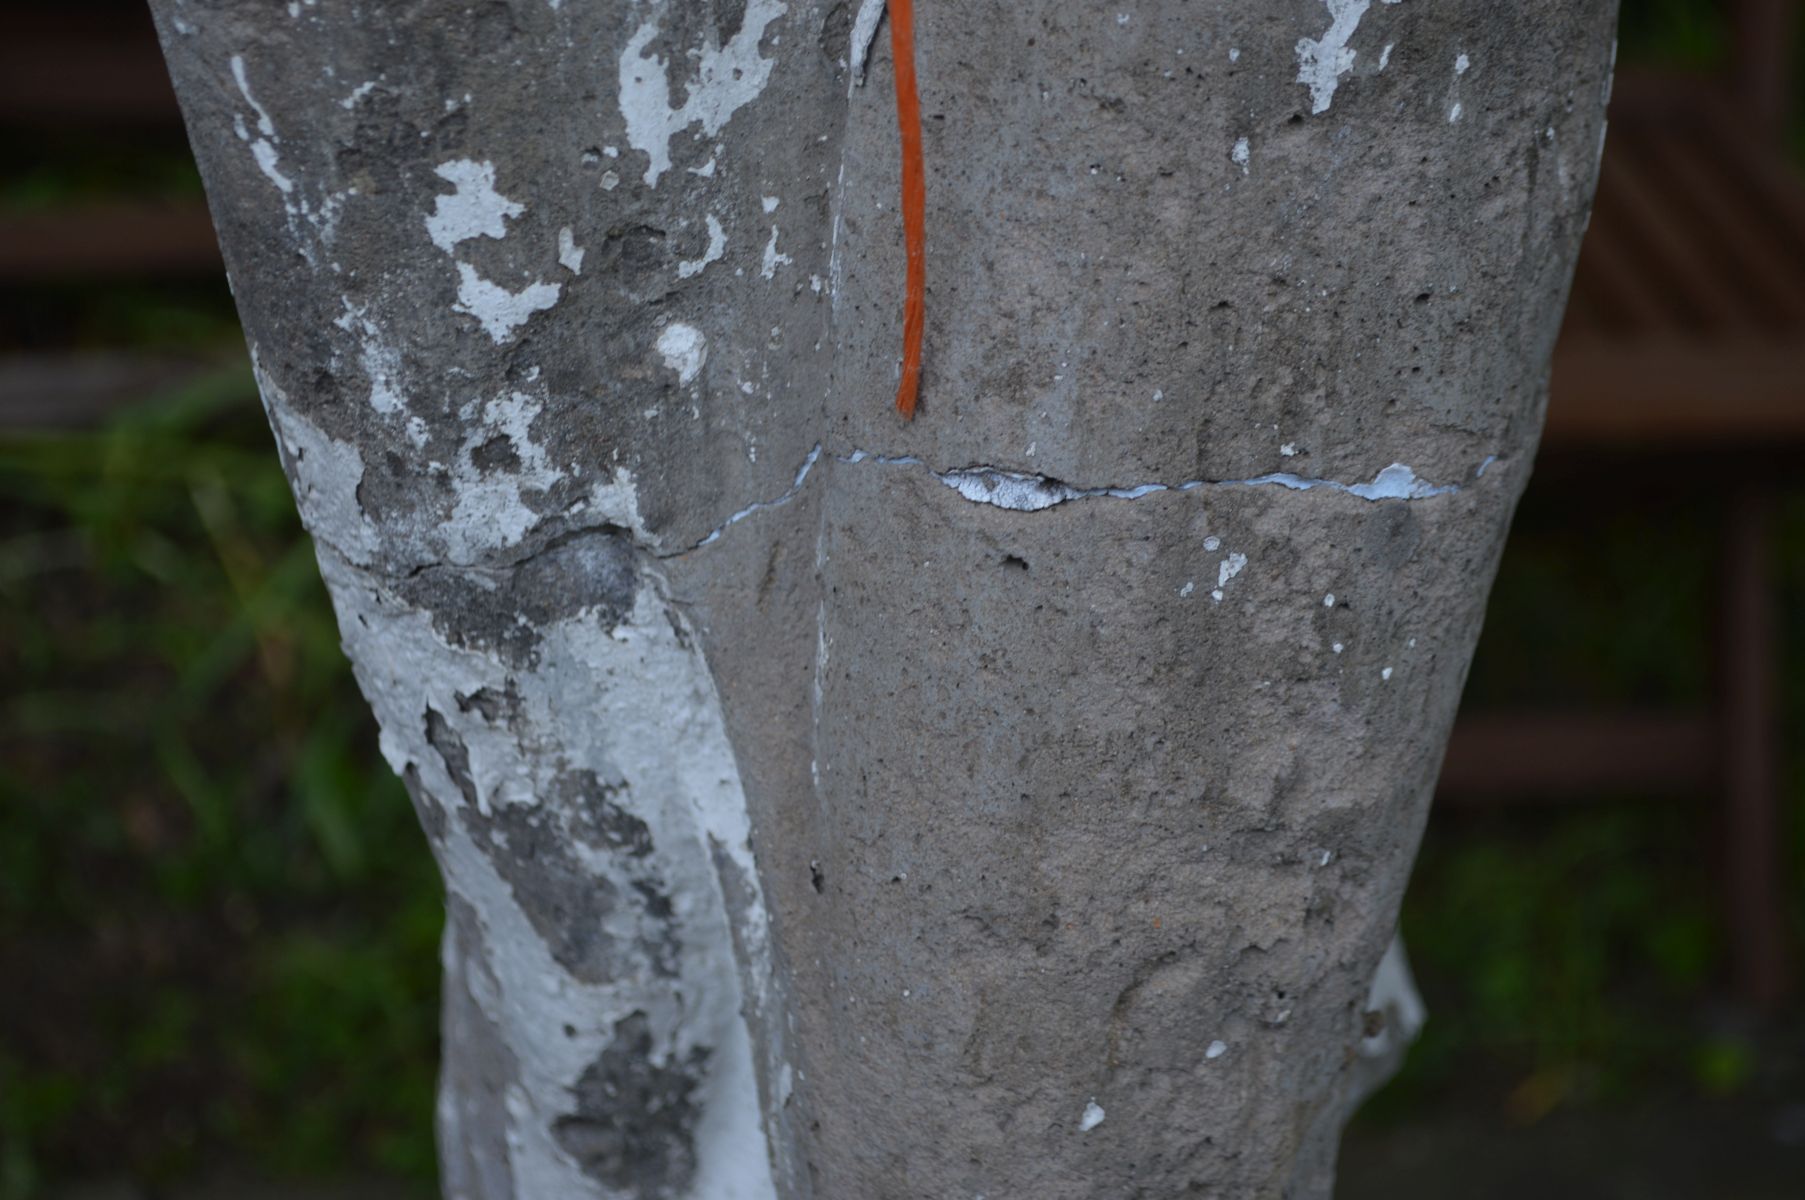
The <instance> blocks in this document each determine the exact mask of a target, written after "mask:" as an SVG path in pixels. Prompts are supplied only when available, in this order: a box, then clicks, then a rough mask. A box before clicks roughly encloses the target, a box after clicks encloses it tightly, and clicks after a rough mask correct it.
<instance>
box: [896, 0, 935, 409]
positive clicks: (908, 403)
mask: <svg viewBox="0 0 1805 1200" xmlns="http://www.w3.org/2000/svg"><path fill="white" fill-rule="evenodd" d="M911 3H912V0H889V4H890V55H891V57H892V58H894V59H895V60H896V123H897V127H898V129H899V130H900V132H901V134H902V218H903V249H904V251H905V253H906V255H907V257H908V278H907V280H906V281H905V284H904V292H903V360H902V380H901V381H900V382H899V383H898V384H897V385H896V411H897V412H899V413H901V414H902V415H903V416H904V417H906V418H908V419H910V420H913V419H914V417H915V398H916V393H917V392H919V391H920V390H921V334H922V327H923V324H924V322H925V320H926V314H927V289H928V283H927V248H926V243H927V233H926V224H927V207H928V189H927V178H926V175H925V173H924V172H923V170H922V165H921V96H920V95H919V94H918V93H917V92H916V90H915V14H914V12H913V11H912V10H911V8H910V5H911Z"/></svg>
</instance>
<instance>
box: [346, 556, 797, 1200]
mask: <svg viewBox="0 0 1805 1200" xmlns="http://www.w3.org/2000/svg"><path fill="white" fill-rule="evenodd" d="M325 559H326V561H324V562H323V564H322V566H323V568H324V570H325V573H326V576H327V580H328V583H329V584H330V585H331V590H332V594H333V598H334V602H335V604H336V605H337V606H338V615H339V621H340V627H341V629H342V630H344V632H345V637H346V643H347V645H346V648H347V650H348V651H349V652H350V655H351V657H352V660H353V661H354V662H355V663H356V664H357V666H358V674H359V679H360V681H361V682H362V684H363V685H364V687H365V689H366V694H367V695H368V697H369V699H370V702H371V705H372V707H373V708H374V710H375V712H376V715H377V718H378V720H379V722H380V724H381V727H382V737H381V747H382V751H383V754H384V757H385V758H386V759H387V760H388V762H389V764H390V765H391V766H392V767H393V768H394V769H395V770H396V771H398V772H399V771H403V770H409V769H411V770H412V771H415V772H418V774H419V776H420V778H421V779H422V780H423V782H424V784H425V786H426V787H427V789H428V790H429V791H430V792H431V793H432V794H433V795H434V796H435V797H437V798H438V799H439V800H440V801H441V802H443V803H447V804H450V805H456V804H458V803H459V802H460V801H459V795H460V787H459V785H458V782H457V781H456V780H454V779H452V778H451V777H450V775H449V774H448V773H447V772H446V770H445V768H444V765H443V761H442V760H441V759H439V757H438V755H437V754H436V752H435V751H434V750H433V748H432V747H431V745H429V744H428V743H427V741H426V739H425V736H424V730H423V726H422V723H421V714H422V713H423V712H426V711H428V710H431V711H435V712H438V713H439V714H441V716H442V717H443V718H444V720H445V722H446V723H447V724H448V725H450V726H451V728H452V730H453V731H454V732H455V733H456V735H457V736H458V737H459V738H460V739H461V740H462V741H463V742H464V744H465V745H466V746H467V748H468V750H469V776H470V782H471V784H472V785H473V786H474V788H475V790H476V793H477V795H478V796H479V797H480V796H485V795H490V794H494V793H495V792H496V791H497V790H498V789H512V790H513V792H514V793H516V794H517V796H518V799H519V800H520V801H521V802H525V803H531V804H536V805H539V806H541V808H542V811H543V812H544V814H545V818H544V819H545V820H547V821H548V822H550V823H551V824H552V827H553V828H554V829H556V828H559V827H560V826H561V825H562V824H563V823H565V822H567V821H568V820H569V819H570V817H569V814H568V813H566V812H564V811H562V810H561V809H560V808H559V807H558V805H557V804H556V803H555V802H554V801H553V800H552V797H553V796H555V794H556V786H555V781H556V779H557V778H558V777H559V776H560V775H561V774H563V773H564V772H566V771H571V770H585V771H589V772H591V773H593V775H594V776H595V777H596V778H597V779H600V780H604V781H607V782H608V783H609V784H610V785H611V787H613V788H615V789H616V791H615V793H614V795H613V797H612V802H613V803H615V804H617V805H618V806H619V807H620V808H621V809H623V810H624V811H626V812H628V813H631V814H632V815H633V816H634V817H635V818H637V819H638V820H641V821H643V822H645V826H646V828H647V829H648V830H649V832H650V835H651V838H650V841H651V844H652V845H653V846H654V847H655V850H654V851H653V854H654V856H655V858H654V860H653V863H652V869H653V870H655V872H656V875H657V878H658V879H659V881H660V886H661V888H662V889H663V890H664V891H665V892H666V893H668V895H669V896H670V897H671V900H672V906H671V907H672V911H673V916H672V918H671V919H672V920H673V921H674V923H675V926H676V933H677V935H678V936H677V937H676V938H675V939H674V942H673V944H674V945H676V946H677V947H679V950H678V952H677V956H676V959H675V962H674V963H672V964H669V965H670V968H671V969H674V971H675V973H676V978H675V979H671V978H668V977H665V976H664V975H663V974H661V972H660V971H658V970H654V969H653V966H652V964H651V963H650V962H649V961H648V962H646V963H645V964H644V965H643V969H639V970H628V971H623V972H621V973H619V974H618V975H616V976H615V977H612V978H610V979H608V980H606V981H603V982H588V981H585V980H583V979H581V978H579V977H577V976H576V975H574V974H573V973H571V972H570V971H569V970H567V969H566V968H565V967H564V966H563V965H562V964H561V963H559V962H558V961H557V959H556V958H555V957H554V956H553V954H552V953H551V950H550V948H549V947H548V945H547V943H546V940H545V939H544V937H542V936H541V934H540V933H539V932H538V930H537V929H536V928H535V927H534V926H533V924H532V922H531V920H530V919H529V918H528V916H527V914H526V912H525V911H524V910H523V908H522V907H521V904H520V902H519V900H518V899H517V897H516V895H515V892H514V889H513V888H512V886H511V885H510V884H509V882H508V881H507V879H506V878H505V877H504V876H503V875H502V874H501V873H500V872H499V871H498V870H497V868H496V866H495V863H494V861H493V860H492V859H491V857H490V854H489V852H487V851H485V850H484V849H483V848H481V847H480V846H479V845H478V844H477V843H476V841H475V840H474V839H473V837H472V836H471V834H470V832H469V831H468V828H467V826H466V824H465V822H464V821H463V820H462V819H460V818H459V817H458V816H457V815H455V814H454V815H452V816H451V819H449V820H447V821H446V822H445V823H444V824H445V828H444V832H443V834H442V836H441V838H440V844H439V846H438V850H439V852H440V861H441V866H442V868H443V870H444V874H445V877H446V885H447V888H448V890H449V891H450V892H451V893H452V894H454V895H456V896H458V897H460V898H462V899H464V900H466V901H467V902H469V903H470V904H471V905H472V906H473V907H474V908H475V909H476V911H477V912H478V914H479V915H480V919H481V925H482V937H481V940H480V942H478V943H476V944H474V945H470V946H465V947H456V946H453V945H451V944H450V943H448V944H447V952H446V953H447V966H448V968H450V969H452V970H454V971H455V972H456V973H458V974H461V975H462V976H463V977H464V978H465V979H467V980H468V981H469V984H470V987H469V992H470V995H471V996H472V998H473V999H474V1000H475V1001H476V1003H477V1004H478V1006H479V1007H480V1008H481V1009H482V1010H483V1013H484V1015H485V1017H486V1018H487V1019H488V1020H489V1021H490V1022H491V1023H492V1024H493V1025H494V1027H495V1030H496V1032H497V1034H498V1036H499V1037H500V1038H501V1040H502V1041H503V1043H504V1044H506V1045H507V1047H508V1049H509V1051H510V1052H511V1054H512V1055H513V1057H514V1059H515V1060H516V1062H517V1063H518V1077H517V1080H516V1081H515V1082H514V1083H513V1085H512V1086H510V1087H509V1088H508V1089H507V1091H506V1092H505V1093H504V1103H505V1108H506V1111H507V1113H508V1117H509V1121H508V1130H507V1135H508V1145H509V1158H510V1163H509V1165H510V1168H511V1171H512V1174H513V1180H514V1185H515V1187H516V1189H517V1190H518V1191H519V1194H521V1195H523V1196H525V1195H531V1196H545V1197H552V1196H557V1197H567V1196H568V1197H580V1196H593V1195H597V1194H598V1192H597V1185H596V1184H595V1181H594V1180H593V1179H591V1178H589V1177H588V1176H587V1175H585V1174H584V1172H583V1171H582V1168H581V1166H580V1164H578V1163H577V1162H576V1161H575V1160H574V1159H573V1158H572V1156H571V1155H570V1154H569V1153H568V1152H567V1151H565V1150H564V1148H563V1147H562V1146H561V1145H560V1144H559V1143H558V1140H557V1138H556V1136H555V1133H554V1129H555V1123H556V1120H557V1118H558V1117H559V1116H561V1115H563V1114H565V1113H568V1112H569V1111H570V1104H571V1094H572V1092H573V1091H574V1090H575V1087H576V1084H577V1082H578V1080H579V1079H580V1078H581V1077H582V1074H583V1072H584V1071H585V1070H586V1069H587V1068H588V1067H589V1065H590V1064H592V1063H594V1062H595V1061H596V1060H597V1058H599V1057H600V1056H601V1054H602V1053H603V1051H604V1050H606V1049H608V1048H609V1046H610V1044H611V1042H612V1040H613V1038H614V1030H615V1027H616V1025H617V1023H619V1022H620V1021H622V1020H624V1019H626V1018H627V1017H629V1016H630V1015H633V1014H643V1018H644V1021H645V1025H646V1032H647V1034H648V1035H649V1036H650V1038H651V1040H652V1043H653V1047H654V1049H653V1051H652V1053H653V1056H654V1058H655V1060H657V1061H664V1060H671V1061H685V1062H687V1061H691V1060H692V1059H698V1060H701V1061H703V1062H705V1064H706V1071H705V1074H703V1076H702V1079H701V1082H700V1085H699V1086H698V1087H697V1089H696V1092H695V1095H694V1097H693V1100H694V1104H695V1109H696V1113H697V1121H696V1124H695V1137H694V1146H695V1153H696V1170H695V1176H694V1178H693V1180H692V1181H691V1184H690V1187H689V1189H688V1190H687V1191H686V1193H685V1194H686V1195H688V1196H692V1197H698V1198H700V1197H706V1198H708V1200H774V1197H775V1194H776V1193H775V1188H774V1186H773V1183H772V1179H771V1167H770V1155H769V1142H768V1141H767V1138H766V1134H765V1131H764V1128H763V1125H762V1118H761V1110H760V1104H759V1099H758V1085H757V1077H756V1074H755V1071H754V1068H753V1061H754V1060H753V1054H754V1050H753V1039H752V1036H751V1033H750V1030H749V1028H748V1022H749V1021H750V1022H756V1023H757V1024H758V1025H759V1027H760V1028H762V1029H764V1030H767V1031H770V1030H774V1029H781V1028H782V1020H781V1016H780V1014H779V1013H778V1011H777V1009H776V1006H775V996H774V990H773V987H772V979H771V967H770V947H769V934H768V918H767V916H766V909H765V904H764V899H763V896H762V893H761V889H760V885H759V882H758V877H757V874H756V871H755V870H754V869H753V862H752V850H751V845H750V825H749V821H748V819H747V816H746V806H745V796H744V792H743V789H742V786H741V783H740V777H739V772H738V769H737V767H736V765H735V762H734V758H733V752H732V749H731V747H730V745H729V743H728V741H727V737H726V731H725V726H724V722H723V719H722V716H721V706H720V700H719V697H718V695H717V694H716V692H715V689H714V686H713V681H712V679H711V677H710V676H709V673H708V670H707V668H706V666H705V665H704V664H703V663H702V661H701V658H700V655H699V653H698V652H697V651H696V650H695V649H694V646H695V645H696V643H695V641H694V640H693V635H692V634H690V633H688V632H687V631H684V632H679V630H680V627H681V616H680V614H679V613H678V612H677V611H676V610H675V609H674V608H672V607H671V606H670V605H669V604H668V603H667V602H666V601H665V600H664V599H663V598H662V597H661V596H660V595H659V594H658V593H659V585H658V583H657V581H656V580H655V579H648V580H647V581H646V582H645V584H644V585H642V587H641V588H640V589H639V594H638V596H637V598H636V600H635V605H634V609H633V612H632V614H631V615H630V616H629V617H628V618H627V619H625V620H624V621H622V622H621V623H620V624H618V625H616V626H615V627H614V628H613V629H609V628H607V627H605V626H603V625H602V623H601V622H600V621H598V620H597V619H596V617H595V615H594V614H592V613H587V612H585V613H580V614H577V615H575V616H573V617H569V618H566V619H564V620H561V621H558V622H556V623H555V624H553V625H551V626H550V627H548V628H545V629H543V630H541V634H542V642H541V646H540V651H539V655H538V661H537V663H536V664H535V665H534V666H532V667H530V668H528V669H525V670H522V669H519V668H517V667H512V666H510V665H508V664H505V663H503V662H500V661H498V660H497V659H495V658H493V657H491V656H489V655H487V654H483V653H481V652H477V651H473V650H470V649H467V648H463V647H457V646H453V645H450V644H448V643H447V642H445V641H444V640H442V638H441V637H440V636H439V634H438V633H437V631H436V630H435V629H434V628H433V626H432V622H431V619H430V617H429V616H428V615H427V614H425V613H423V612H419V611H417V610H414V609H411V608H409V607H407V606H406V605H405V604H403V603H402V602H400V601H399V600H398V599H396V598H395V597H393V596H392V595H391V594H389V593H388V592H387V591H386V589H385V588H384V587H383V581H382V580H380V579H378V578H375V577H372V576H369V575H367V574H364V573H362V572H358V571H355V570H353V569H351V568H349V567H347V566H345V565H344V564H343V563H342V561H341V560H338V559H337V558H336V557H334V556H330V555H328V556H325ZM485 688H486V689H490V690H492V691H493V692H495V693H497V694H500V693H502V692H506V693H507V694H509V695H510V696H513V697H517V700H516V702H515V704H514V706H513V711H512V713H511V715H510V717H509V721H508V727H507V728H502V727H500V726H498V725H496V724H492V723H490V722H489V721H487V720H485V719H483V718H482V716H481V714H480V713H473V712H466V711H465V710H464V709H463V708H461V707H460V706H459V705H458V703H457V700H458V697H460V696H464V697H467V696H470V695H473V694H476V693H477V692H479V691H481V690H482V689H485ZM572 713H581V714H583V721H582V728H581V730H577V729H576V728H575V727H574V726H573V723H572V718H571V716H570V714H572ZM591 722H593V724H591ZM549 747H556V748H557V750H558V752H557V753H551V752H547V751H545V750H542V749H541V748H549ZM562 842H563V844H566V845H569V846H572V847H573V848H576V849H578V851H579V853H581V852H582V851H583V850H584V849H589V847H588V845H587V843H586V842H585V840H584V838H583V837H581V836H579V835H577V834H575V833H569V832H567V833H566V834H565V835H564V836H563V838H562ZM622 857H623V856H620V855H610V854H608V853H605V852H599V851H595V850H593V849H590V852H589V853H587V854H582V857H581V858H580V859H579V861H580V863H581V865H582V866H583V867H584V868H585V869H587V870H589V871H591V872H592V873H593V874H594V876H595V878H596V881H597V885H598V886H601V885H603V884H606V885H609V886H611V887H613V888H615V889H616V890H618V891H619V892H620V893H621V894H622V895H630V894H632V891H633V888H632V882H633V879H634V876H633V875H632V874H631V873H629V872H628V871H624V870H623V868H622V865H621V863H622ZM729 875H732V876H735V878H733V879H732V881H731V892H736V893H738V894H739V895H740V896H742V897H744V902H743V904H734V905H730V904H729V903H728V895H729V894H731V893H730V891H729V888H728V886H727V884H726V882H725V879H724V877H726V876H729ZM639 932H640V929H639V925H638V921H637V915H636V914H635V913H633V912H632V911H630V906H627V905H622V906H620V911H619V913H618V914H617V915H615V916H612V917H610V918H609V924H608V928H607V930H606V933H607V934H608V936H610V937H611V938H613V939H615V940H617V941H618V942H620V943H621V944H625V945H631V944H633V942H634V941H635V939H636V937H637V936H638V934H639ZM460 948H461V949H464V950H467V951H469V952H472V953H474V954H479V955H481V956H482V957H481V959H480V960H476V961H471V962H462V961H460V960H459V959H458V958H457V957H456V953H457V950H458V949H460ZM736 948H737V950H738V953H736ZM767 1066H768V1067H771V1064H770V1063H767ZM771 1074H772V1075H773V1076H775V1075H776V1071H775V1069H774V1068H773V1069H772V1070H771Z"/></svg>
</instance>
